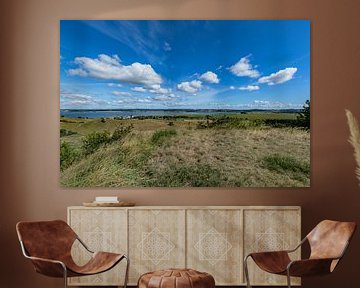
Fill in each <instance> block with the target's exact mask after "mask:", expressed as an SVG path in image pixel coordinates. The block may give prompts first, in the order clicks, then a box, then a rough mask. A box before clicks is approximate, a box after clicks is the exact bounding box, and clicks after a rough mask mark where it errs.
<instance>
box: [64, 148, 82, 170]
mask: <svg viewBox="0 0 360 288" xmlns="http://www.w3.org/2000/svg"><path fill="white" fill-rule="evenodd" d="M79 156H80V154H79V152H77V151H76V149H75V148H74V147H72V146H71V145H70V143H68V142H66V141H61V143H60V170H61V171H63V170H64V169H66V168H67V167H69V166H70V165H71V164H72V163H74V162H75V161H76V160H77V159H78V158H79Z"/></svg>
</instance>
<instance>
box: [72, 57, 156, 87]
mask: <svg viewBox="0 0 360 288" xmlns="http://www.w3.org/2000/svg"><path fill="white" fill-rule="evenodd" d="M74 62H75V64H77V65H78V68H76V69H69V70H68V73H69V75H73V76H75V75H76V76H81V77H93V78H98V79H108V80H119V81H122V82H125V83H131V84H141V85H145V86H151V85H153V84H158V85H159V84H161V83H162V78H161V76H160V75H159V74H157V73H156V72H155V70H154V69H153V68H152V67H151V65H149V64H141V63H138V62H135V63H132V64H130V65H122V64H121V63H120V58H119V57H118V56H117V55H113V56H108V55H105V54H100V55H99V56H98V58H95V59H93V58H88V57H76V58H75V60H74Z"/></svg>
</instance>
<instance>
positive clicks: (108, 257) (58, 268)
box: [16, 220, 129, 288]
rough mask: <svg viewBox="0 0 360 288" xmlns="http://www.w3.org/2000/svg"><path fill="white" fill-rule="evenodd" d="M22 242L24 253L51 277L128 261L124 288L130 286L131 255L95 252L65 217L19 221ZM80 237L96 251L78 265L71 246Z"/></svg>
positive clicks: (95, 270) (92, 271)
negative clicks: (62, 218) (38, 220)
mask: <svg viewBox="0 0 360 288" xmlns="http://www.w3.org/2000/svg"><path fill="white" fill-rule="evenodd" d="M16 231H17V234H18V237H19V241H20V245H21V249H22V252H23V254H24V256H25V257H26V258H28V259H30V260H31V262H32V264H33V265H34V268H35V271H36V272H38V273H40V274H43V275H46V276H50V277H59V278H64V285H65V288H66V287H67V277H79V276H88V275H93V274H98V273H102V272H105V271H108V270H110V269H112V268H113V267H114V266H115V265H116V264H118V263H119V262H120V261H121V260H123V259H125V260H126V261H127V265H126V272H125V281H124V288H126V285H127V279H128V271H129V258H128V257H127V256H126V255H125V254H116V253H109V252H93V251H91V250H90V249H89V248H88V247H87V246H86V245H85V244H84V243H83V242H82V241H81V239H80V238H79V237H78V235H76V233H75V232H74V231H73V230H72V229H71V227H70V226H69V225H67V224H66V222H64V221H62V220H55V221H40V222H19V223H17V225H16ZM76 240H78V241H79V242H80V243H81V244H82V245H83V246H84V248H85V249H86V250H87V251H89V253H91V254H92V257H91V259H90V260H89V261H88V262H87V263H86V264H85V265H83V266H78V265H77V264H76V263H75V262H74V260H73V258H72V256H71V247H72V245H73V243H74V242H75V241H76Z"/></svg>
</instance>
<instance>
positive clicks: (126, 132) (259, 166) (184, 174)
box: [60, 113, 310, 187]
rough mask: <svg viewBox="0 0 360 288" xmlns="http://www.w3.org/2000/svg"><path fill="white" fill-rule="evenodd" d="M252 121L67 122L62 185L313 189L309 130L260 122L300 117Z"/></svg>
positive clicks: (254, 118)
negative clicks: (311, 185)
mask: <svg viewBox="0 0 360 288" xmlns="http://www.w3.org/2000/svg"><path fill="white" fill-rule="evenodd" d="M254 114H255V115H253V114H250V113H249V114H248V115H245V116H246V117H245V116H244V115H241V116H234V117H233V118H232V117H230V118H229V117H228V118H224V119H223V118H221V119H220V118H219V119H220V120H219V119H215V120H214V119H211V120H209V119H208V118H207V120H205V119H199V118H196V117H194V118H191V117H189V118H184V119H183V118H175V119H170V120H169V119H127V120H115V119H75V118H61V133H60V135H61V145H60V146H61V147H60V160H61V179H60V181H61V185H62V186H63V187H308V186H310V132H309V130H307V129H303V128H299V127H291V126H289V125H283V126H281V125H280V126H279V125H278V126H279V127H277V125H268V123H267V122H263V121H262V120H263V119H294V117H296V115H294V114H289V115H285V114H284V115H282V114H279V113H278V114H275V113H274V115H273V114H271V113H268V115H265V116H264V115H263V114H259V113H258V114H256V113H254ZM259 119H260V121H258V120H259ZM254 123H255V124H254ZM271 123H272V122H271ZM89 135H90V136H89Z"/></svg>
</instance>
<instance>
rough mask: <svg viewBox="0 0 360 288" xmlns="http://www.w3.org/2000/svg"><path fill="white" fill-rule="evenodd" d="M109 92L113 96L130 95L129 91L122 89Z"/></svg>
mask: <svg viewBox="0 0 360 288" xmlns="http://www.w3.org/2000/svg"><path fill="white" fill-rule="evenodd" d="M111 94H113V95H115V96H127V97H128V96H131V93H129V92H123V91H113V92H112V93H111Z"/></svg>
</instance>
